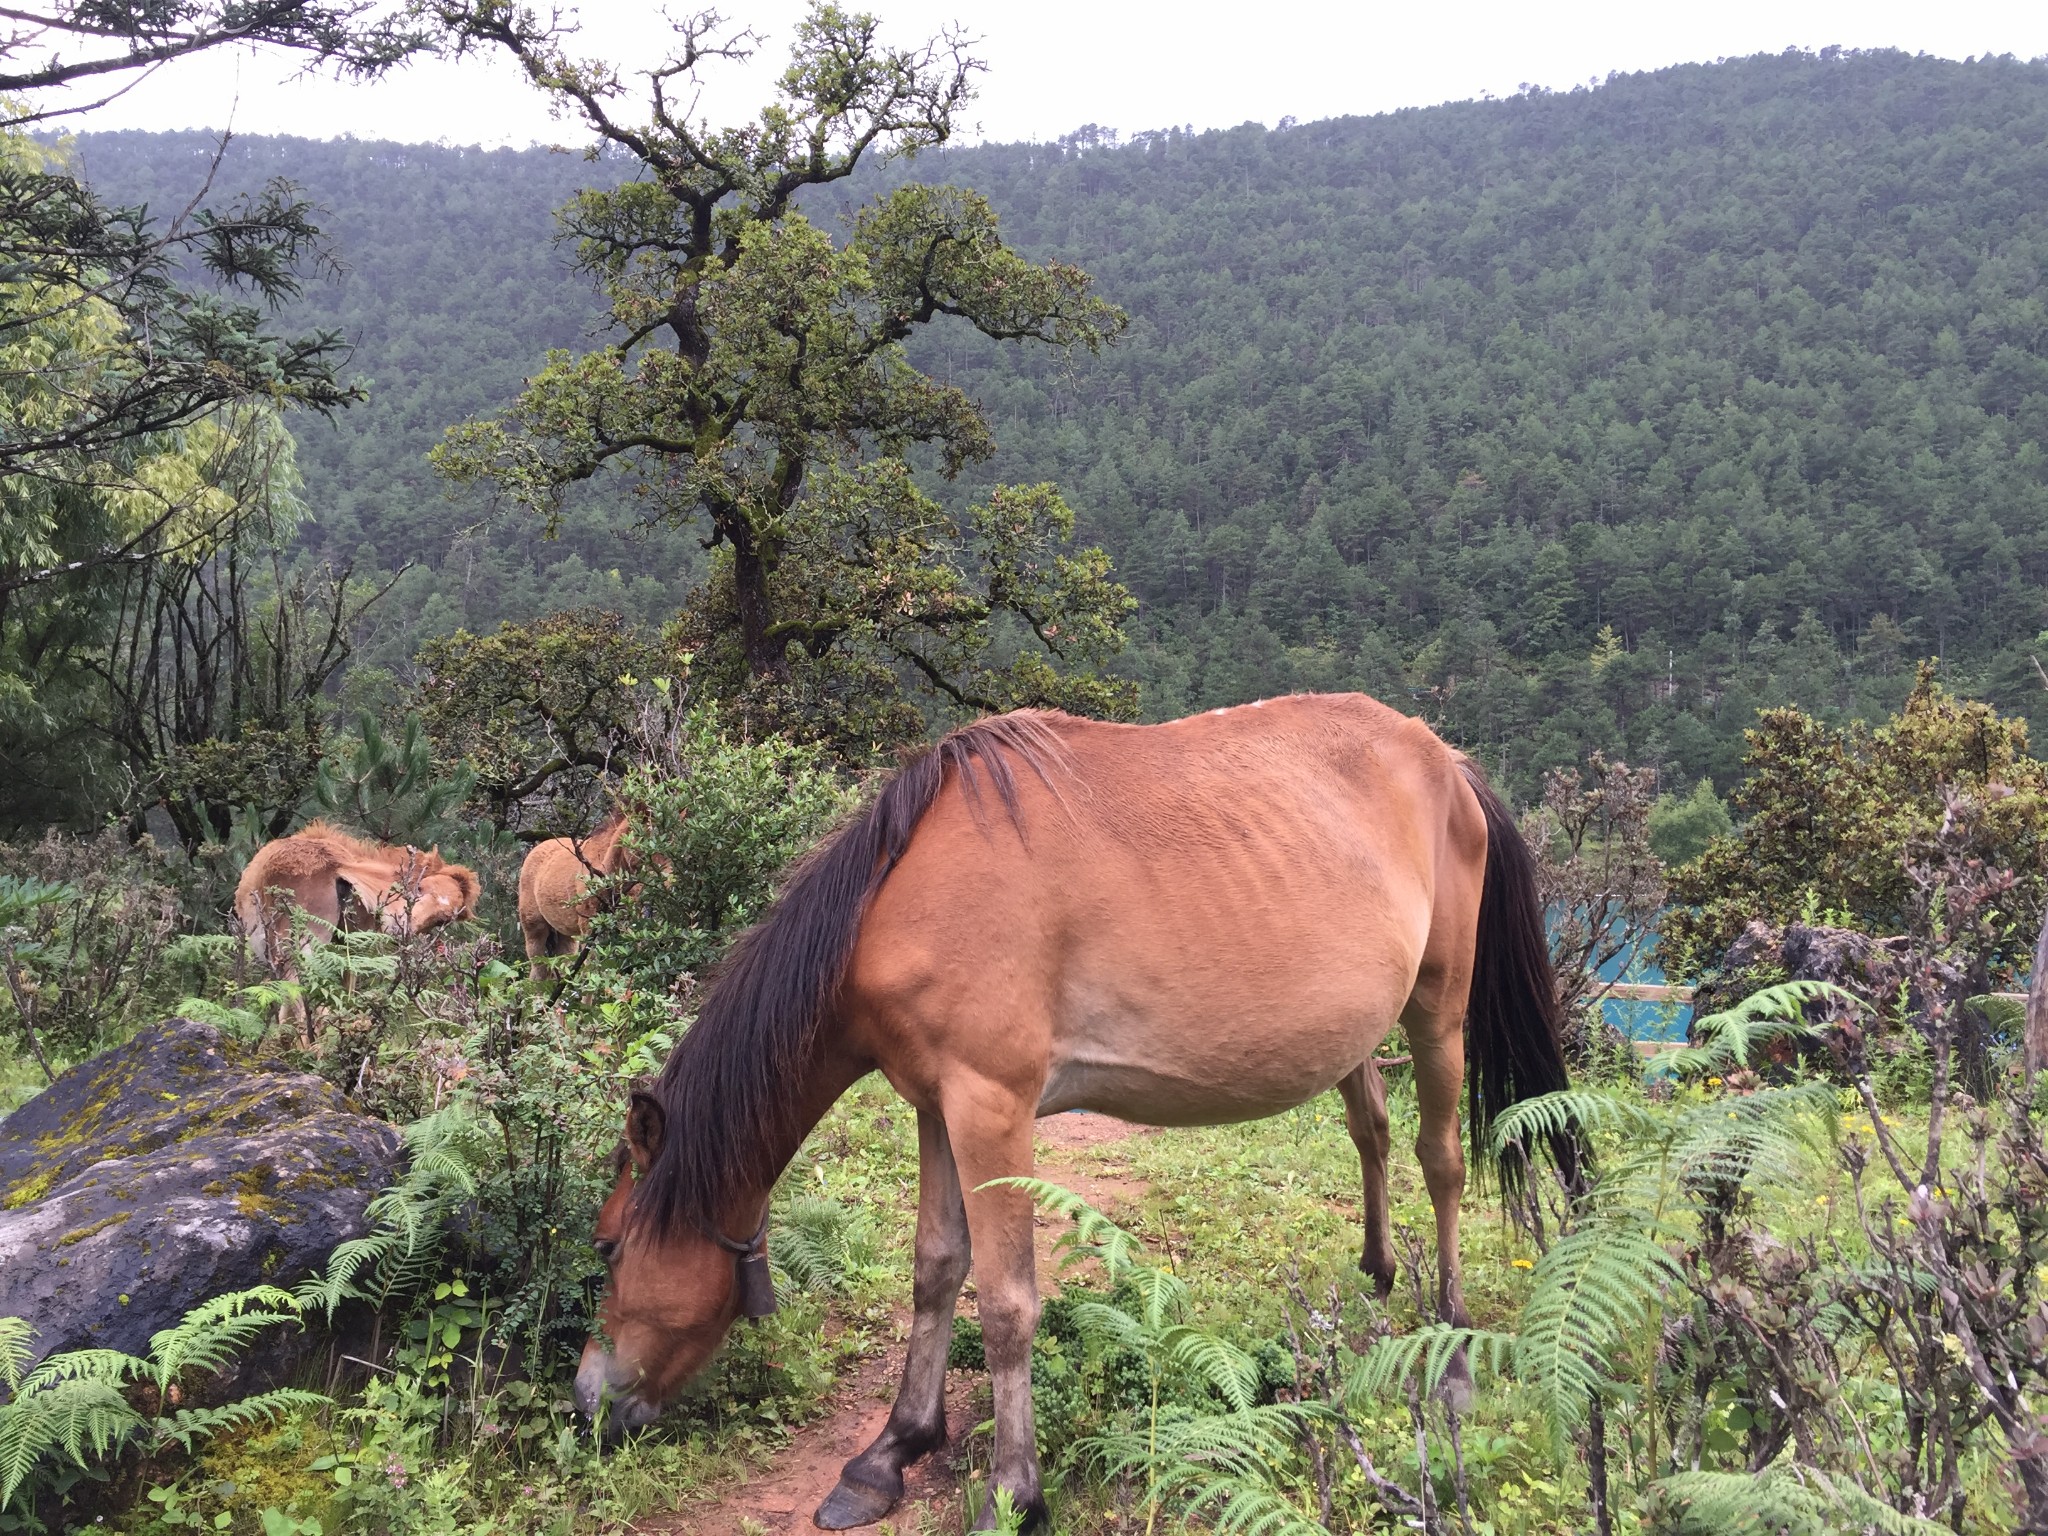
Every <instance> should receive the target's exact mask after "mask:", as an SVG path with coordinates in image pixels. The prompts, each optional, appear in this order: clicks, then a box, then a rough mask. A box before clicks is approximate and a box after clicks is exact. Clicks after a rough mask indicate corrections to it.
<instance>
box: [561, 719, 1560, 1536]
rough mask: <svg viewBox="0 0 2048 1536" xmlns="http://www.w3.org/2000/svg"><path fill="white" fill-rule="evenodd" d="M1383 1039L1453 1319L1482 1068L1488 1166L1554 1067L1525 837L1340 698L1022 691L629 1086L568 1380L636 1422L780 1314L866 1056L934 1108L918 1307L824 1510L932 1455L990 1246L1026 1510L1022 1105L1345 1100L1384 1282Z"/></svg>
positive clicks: (1466, 1378) (1212, 1110)
mask: <svg viewBox="0 0 2048 1536" xmlns="http://www.w3.org/2000/svg"><path fill="white" fill-rule="evenodd" d="M1397 1022H1398V1023H1399V1024H1401V1025H1402V1026H1403V1028H1404V1029H1405V1030H1406V1033H1407V1039H1408V1045H1409V1049H1410V1050H1411V1051H1412V1053H1413V1056H1414V1073H1415V1086H1416V1098H1417V1103H1418V1106H1419V1109H1420V1116H1421V1130H1420V1134H1419V1135H1418V1137H1417V1140H1416V1151H1417V1153H1418V1155H1419V1157H1420V1159H1421V1163H1422V1172H1423V1178H1424V1181H1425V1183H1426V1184H1427V1186H1428V1190H1429V1196H1430V1201H1431V1204H1432V1205H1433V1206H1434V1208H1435V1212H1436V1238H1437V1255H1438V1272H1439V1281H1438V1294H1437V1298H1436V1299H1437V1305H1438V1307H1439V1309H1440V1311H1441V1313H1442V1315H1443V1316H1444V1317H1445V1318H1446V1319H1447V1320H1449V1321H1451V1322H1454V1323H1463V1322H1465V1321H1466V1315H1465V1307H1464V1301H1463V1298H1462V1292H1461V1284H1460V1278H1459V1265H1458V1207H1459V1201H1460V1198H1461V1196H1462V1193H1463V1190H1464V1184H1465V1158H1464V1153H1463V1151H1462V1149H1461V1147H1460V1145H1459V1135H1458V1120H1459V1115H1458V1095H1459V1091H1460V1088H1461V1085H1462V1084H1463V1082H1464V1079H1465V1066H1466V1059H1467V1053H1468V1051H1469V1053H1470V1058H1471V1063H1472V1068H1473V1071H1472V1084H1471V1111H1472V1113H1471V1118H1472V1134H1473V1141H1474V1146H1475V1149H1476V1148H1477V1147H1478V1146H1479V1145H1480V1144H1481V1138H1482V1137H1483V1136H1485V1134H1486V1133H1487V1130H1488V1127H1489V1125H1490V1123H1491V1121H1492V1120H1493V1118H1494V1117H1495V1116H1496V1115H1498V1114H1499V1113H1500V1112H1501V1111H1502V1110H1503V1109H1504V1108H1506V1107H1507V1106H1508V1105H1510V1104H1512V1103H1514V1102H1516V1101H1517V1100H1519V1099H1522V1098H1526V1097H1529V1096H1531V1095H1534V1094H1538V1093H1544V1092H1549V1091H1552V1090H1555V1089H1558V1088H1562V1087H1563V1086H1565V1081H1566V1079H1565V1068H1564V1061H1563V1057H1562V1054H1561V1051H1560V1048H1559V1044H1558V1016H1557V1003H1556V997H1555V993H1554V991H1553V990H1552V985H1551V973H1550V957H1549V952H1548V948H1547V946H1546V943H1545V938H1544V931H1543V915H1542V908H1541V904H1540V902H1539V900H1538V897H1537V894H1536V888H1535V882H1534V877H1533V867H1532V864H1531V860H1530V856H1529V851H1528V849H1527V847H1526V846H1525V845H1524V844H1523V842H1522V839H1521V836H1520V834H1519V833H1518V832H1517V831H1516V829H1515V825H1514V822H1513V820H1512V819H1511V818H1510V816H1509V814H1508V812H1507V810H1506V808H1505V807H1504V806H1503V805H1502V804H1501V802H1500V801H1499V799H1498V798H1496V797H1495V795H1494V794H1493V792H1492V791H1491V790H1490V789H1488V788H1487V786H1486V783H1485V781H1484V779H1483V778H1482V777H1481V775H1480V773H1479V771H1478V769H1477V768H1476V766H1475V765H1473V764H1472V763H1471V762H1469V761H1468V760H1466V759H1465V758H1464V757H1462V756H1461V755H1460V754H1458V753H1457V752H1455V751H1453V750H1452V749H1451V748H1449V747H1447V746H1446V745H1445V744H1444V743H1443V742H1442V741H1440V740H1439V739H1438V738H1437V737H1436V736H1435V735H1434V734H1432V733H1431V732H1430V731H1429V729H1428V728H1427V727H1425V726H1424V725H1422V724H1421V723H1420V722H1418V721H1415V720H1411V719H1408V718H1407V717H1405V716H1403V715H1400V714H1398V713H1396V712H1395V711H1393V710H1391V709H1388V708H1386V707H1385V706H1383V705H1380V704H1377V703H1375V702H1373V701H1372V700H1370V699H1367V698H1364V697H1361V696H1359V695H1355V694H1350V695H1335V696H1320V697H1319V696H1313V695H1309V696H1297V697H1293V698H1284V699H1274V700H1269V701H1267V702H1265V703H1263V704H1252V705H1245V706H1241V707H1239V708H1236V709H1228V710H1215V711H1212V712H1210V713H1208V714H1205V715H1197V716H1195V717H1193V718H1191V719H1187V720H1179V721H1175V722H1173V723H1171V724H1167V725H1144V726H1137V725H1109V724H1103V723H1100V722H1097V721H1092V720H1078V719H1071V718H1068V717H1066V716H1064V715H1058V714H1042V713H1037V712H1032V711H1025V712H1020V713H1017V714H1012V715H1004V716H999V717H996V718H993V719H988V720H983V721H981V722H979V723H977V724H975V725H971V726H968V727H966V728H964V729H962V730H958V731H955V732H953V733H952V734H951V735H949V736H947V737H946V738H944V739H943V740H942V741H941V742H939V744H938V745H937V746H936V747H934V748H932V749H931V750H930V751H928V752H926V753H925V754H924V755H923V756H922V757H920V758H917V759H914V760H913V761H912V762H911V763H909V764H908V765H907V766H906V767H905V768H904V769H903V770H902V771H901V772H899V773H898V774H897V775H896V777H895V778H893V779H892V780H891V781H890V782H889V784H888V785H887V787H885V788H884V789H883V791H882V793H881V795H880V797H879V798H878V799H876V800H875V801H874V803H873V804H872V805H870V806H869V808H868V809H867V810H866V812H865V813H863V814H861V815H860V816H858V817H857V818H856V819H855V820H853V821H852V822H850V823H849V824H848V825H847V826H846V827H845V828H843V829H842V830H841V831H840V832H839V833H838V834H837V835H836V836H834V837H833V838H832V839H831V840H830V841H829V842H827V843H826V844H824V845H823V846H822V847H821V848H820V849H819V850H818V851H817V852H816V853H815V854H813V855H812V856H811V857H810V858H809V859H808V860H807V861H806V862H805V863H804V864H803V865H802V866H801V867H800V868H799V869H798V870H797V871H796V872H795V874H794V875H793V877H792V878H791V880H790V881H789V883H788V885H787V886H786V888H785V889H784V891H783V893H782V895H781V897H780V899H779V900H778V901H777V902H776V904H775V905H774V907H773V908H771V910H770V912H769V914H768V916H767V918H766V919H765V920H764V921H763V922H762V923H761V924H760V925H759V926H758V927H756V928H755V929H753V930H752V931H751V932H749V933H748V934H747V935H746V936H745V937H743V938H742V939H741V940H740V941H739V943H738V944H737V945H735V947H734V949H733V951H732V953H731V954H730V956H729V957H728V958H727V960H726V961H725V963H724V965H723V966H722V968H721V969H720V971H719V973H718V974H717V976H716V978H715V979H714V981H713V982H712V984H711V987H710V989H709V991H708V993H707V995H706V997H705V1000H704V1006H703V1009H702V1011H701V1013H700V1014H699V1016H698V1020H697V1023H696V1025H695V1026H694V1027H693V1028H692V1029H691V1030H690V1031H689V1033H687V1034H686V1035H684V1036H683V1038H682V1040H681V1041H680V1042H679V1043H678V1044H677V1046H676V1047H675V1049H674V1051H673V1052H672V1053H671V1054H670V1056H669V1060H668V1063H667V1065H666V1066H665V1067H664V1069H663V1071H662V1074H661V1077H660V1079H659V1080H658V1082H657V1083H656V1084H655V1086H654V1088H653V1091H652V1092H651V1093H636V1094H634V1095H633V1097H632V1102H631V1105H630V1107H629V1109H628V1111H627V1116H626V1132H625V1138H624V1144H623V1147H622V1149H621V1156H620V1159H619V1164H620V1167H619V1177H618V1180H617V1182H616V1184H615V1186H614V1188H613V1190H612V1193H611V1196H610V1198H609V1199H608V1200H607V1201H606V1202H605V1205H604V1208H603V1210H602V1211H601V1212H600V1214H599V1217H598V1223H597V1232H596V1235H595V1243H596V1246H597V1248H598V1251H599V1252H600V1253H601V1254H602V1255H603V1256H604V1258H605V1260H606V1262H607V1263H608V1264H609V1266H610V1270H611V1284H610V1288H609V1291H608V1293H607V1296H606V1299H605V1302H604V1307H603V1313H602V1315H603V1322H604V1327H605V1333H606V1335H607V1336H608V1337H609V1339H610V1340H611V1347H610V1348H609V1349H607V1348H606V1347H605V1345H604V1344H603V1343H602V1342H601V1341H600V1340H599V1339H595V1338H594V1339H592V1340H591V1341H590V1343H589V1344H588V1345H587V1346H586V1347H585V1349H584V1353H583V1361H582V1365H581V1367H580V1369H579V1370H578V1372H577V1378H576V1395H577V1400H578V1402H579V1403H580V1404H581V1406H582V1407H583V1409H584V1410H585V1411H586V1412H589V1413H593V1414H595V1413H596V1412H598V1411H599V1409H600V1406H601V1405H603V1404H605V1403H606V1401H607V1400H609V1403H610V1407H609V1412H610V1414H611V1416H612V1420H613V1422H614V1423H615V1424H620V1425H623V1426H626V1427H632V1426H634V1425H638V1424H643V1423H646V1422H648V1421H649V1420H651V1419H652V1418H654V1417H655V1416H656V1415H657V1414H658V1413H659V1412H660V1409H661V1405H662V1404H663V1403H664V1402H665V1401H666V1400H667V1399H668V1398H670V1397H671V1396H672V1395H673V1394H674V1393H675V1392H676V1391H677V1390H679V1389H680V1388H681V1387H682V1386H683V1384H684V1383H685V1382H686V1381H687V1380H688V1378H689V1377H690V1376H691V1375H692V1374H694V1373H695V1372H696V1371H697V1370H698V1368H699V1367H701V1366H702V1365H703V1364H704V1362H705V1361H706V1360H707V1359H708V1358H709V1357H710V1355H711V1353H712V1352H713V1351H714V1350H715V1349H716V1348H717V1347H718V1345H719V1343H720V1342H721V1341H722V1340H723V1338H724V1337H725V1335H726V1333H727V1331H728V1330H729V1329H730V1327H731V1326H732V1323H733V1321H734V1319H735V1318H736V1317H737V1316H738V1315H740V1314H741V1313H742V1312H746V1313H747V1314H749V1315H756V1314H758V1313H759V1312H761V1311H764V1310H766V1309H768V1308H770V1307H772V1306H773V1291H772V1289H770V1288H768V1287H767V1286H765V1285H764V1283H763V1282H764V1281H765V1279H766V1273H765V1257H764V1255H765V1249H766V1232H767V1219H768V1217H767V1213H768V1203H769V1196H770V1192H771V1189H772V1187H773V1185H774V1182H775V1179H776V1177H777V1175H778V1174H779V1173H780V1172H781V1170H782V1169H783V1167H784V1166H785V1165H786V1164H787V1162H788V1161H789V1159H790V1158H791V1157H792V1156H793V1155H794V1154H795V1152H796V1150H797V1148H798V1146H799V1145H800V1143H801V1142H802V1141H803V1138H804V1137H805V1135H806V1134H807V1133H808V1132H809V1131H810V1129H811V1128H812V1126H814V1125H815V1124H817V1122H818V1121H819V1119H820V1118H822V1117H823V1116H824V1114H825V1113H826V1111H827V1110H829V1109H830V1108H831V1106H832V1104H833V1103H834V1101H835V1100H837V1099H838V1098H839V1096H840V1095H841V1094H843V1093H844V1092H846V1090H847V1089H848V1088H849V1087H850V1086H852V1084H853V1083H855V1082H856V1081H858V1080H859V1079H860V1078H861V1077H863V1076H865V1075H866V1074H867V1073H869V1072H872V1071H880V1072H881V1073H883V1075H884V1076H886V1077H887V1078H888V1080H889V1082H890V1083H891V1085H892V1086H894V1088H895V1089H896V1091H897V1092H898V1093H900V1094H901V1095H902V1096H903V1097H904V1098H905V1099H906V1100H908V1101H909V1103H910V1104H911V1105H912V1106H913V1107H914V1108H915V1109H916V1111H917V1126H918V1152H919V1158H920V1191H919V1201H918V1218H917V1240H916V1281H915V1287H914V1295H915V1307H916V1315H915V1318H914V1320H913V1322H912V1324H911V1331H910V1343H909V1351H908V1357H907V1359H906V1360H905V1362H904V1367H903V1380H902V1385H901V1387H900V1389H899V1391H898V1393H897V1397H896V1402H895V1406H894V1408H893V1410H892V1411H891V1413H890V1415H889V1420H888V1423H887V1425H886V1426H885V1427H884V1429H883V1430H882V1432H881V1434H880V1436H879V1437H878V1438H877V1439H876V1440H875V1442H874V1443H873V1444H872V1445H870V1446H869V1447H868V1448H867V1449H866V1450H864V1451H862V1452H861V1453H860V1454H859V1455H858V1456H856V1457H854V1458H853V1460H851V1461H849V1462H848V1463H847V1464H846V1467H845V1470H844V1471H843V1473H842V1474H841V1477H840V1480H839V1483H838V1486H837V1487H836V1488H834V1490H833V1491H832V1493H831V1494H830V1495H829V1496H828V1497H827V1498H826V1500H825V1502H824V1503H823V1504H822V1505H820V1506H819V1509H818V1512H817V1514H816V1516H815V1519H816V1521H817V1523H818V1524H819V1525H820V1526H823V1527H825V1528H826V1529H844V1528H847V1527H850V1526H855V1525H864V1524H868V1523H870V1522H873V1521H875V1520H879V1519H880V1518H881V1517H882V1516H883V1515H885V1514H887V1513H888V1512H889V1510H890V1509H891V1508H892V1507H893V1506H894V1504H895V1503H896V1501H897V1499H898V1498H899V1497H900V1496H901V1493H902V1487H903V1470H904V1468H905V1467H906V1466H907V1465H908V1464H909V1463H910V1462H912V1461H914V1460H915V1459H917V1458H918V1457H919V1456H922V1455H923V1454H924V1453H926V1452H927V1451H929V1450H931V1449H932V1448H933V1447H935V1446H937V1445H939V1444H941V1443H942V1442H943V1441H944V1438H945V1393H944V1387H945V1371H946V1349H947V1341H948V1339H949V1337H950V1336H951V1332H952V1327H953V1307H954V1302H955V1300H956V1298H957V1297H958V1295H959V1292H960V1287H961V1284H962V1281H963V1280H964V1279H965V1277H966V1274H967V1269H968V1261H969V1255H970V1252H971V1254H972V1258H973V1263H974V1268H975V1273H976V1277H977V1279H976V1285H977V1289H978V1294H979V1299H980V1313H981V1325H982V1337H983V1341H984V1346H985V1350H986V1354H987V1359H988V1368H989V1374H990V1377H991V1379H992V1383H993V1386H994V1391H995V1449H994V1456H993V1464H992V1467H991V1473H990V1478H991V1487H992V1488H994V1487H1002V1488H1007V1489H1008V1490H1009V1491H1010V1494H1011V1496H1012V1498H1013V1499H1014V1500H1015V1503H1016V1507H1017V1508H1019V1509H1021V1510H1026V1511H1029V1512H1031V1514H1032V1515H1033V1517H1034V1518H1036V1517H1040V1516H1042V1515H1043V1513H1044V1500H1043V1496H1042V1493H1041V1487H1040V1481H1039V1467H1038V1457H1037V1450H1036V1442H1035V1439H1034V1432H1033V1425H1032V1405H1031V1337H1032V1333H1033V1331H1034V1330H1035V1328H1036V1326H1037V1322H1038V1288H1037V1277H1036V1274H1035V1272H1034V1257H1033V1250H1032V1205H1031V1199H1030V1197H1029V1196H1028V1195H1026V1194H1024V1193H1023V1192H1021V1191H1020V1190H1018V1189H1016V1188H1015V1187H1012V1186H1007V1185H1003V1186H998V1185H996V1184H994V1183H993V1182H992V1181H995V1180H1000V1179H1004V1178H1007V1177H1010V1176H1013V1175H1022V1174H1029V1173H1030V1172H1031V1171H1032V1122H1033V1121H1034V1120H1035V1119H1036V1118H1037V1117H1038V1116H1040V1115H1049V1114H1057V1113H1058V1112H1060V1111H1062V1110H1068V1109H1091V1110H1098V1111H1101V1112H1103V1113H1105V1114H1111V1115H1116V1116H1119V1117H1121V1118H1123V1119H1126V1120H1133V1121H1140V1122H1147V1123H1151V1124H1154V1125H1216V1124H1226V1123H1231V1122H1235V1121H1243V1120H1251V1119H1256V1118H1258V1117H1261V1116H1265V1115H1272V1114H1277V1113H1279V1112H1280V1111H1282V1110H1285V1109H1289V1108H1291V1107H1293V1106H1295V1105H1298V1104H1301V1103H1303V1102H1305V1101H1306V1100H1308V1099H1310V1098H1312V1097H1314V1096H1315V1095H1316V1094H1319V1093H1321V1092H1323V1091H1324V1090H1325V1089H1327V1088H1330V1087H1333V1086H1334V1087H1336V1088H1337V1089H1338V1090H1339V1091H1340V1092H1341V1094H1342V1095H1343V1099H1344V1107H1345V1118H1346V1122H1347V1124H1348V1126H1349V1128H1350V1133H1351V1137H1352V1140H1353V1141H1354V1142H1355V1143H1356V1144H1357V1147H1358V1152H1359V1158H1360V1163H1361V1165H1362V1168H1363V1171H1364V1194H1365V1199H1364V1212H1365V1244H1364V1258H1363V1261H1362V1267H1363V1268H1364V1269H1365V1270H1366V1271H1367V1272H1368V1273H1369V1274H1371V1275H1372V1276H1373V1277H1374V1279H1375V1280H1376V1281H1377V1282H1378V1284H1379V1287H1380V1290H1381V1292H1382V1293H1383V1294H1384V1293H1385V1291H1386V1290H1387V1289H1389V1288H1390V1287H1391V1285H1392V1283H1393V1278H1394V1251H1393V1246H1392V1243H1391V1241H1390V1236H1389V1232H1388V1225H1389V1212H1388V1196H1387V1156H1388V1150H1389V1147H1388V1143H1389V1140H1390V1133H1389V1124H1388V1116H1387V1107H1386V1100H1385V1096H1384V1092H1383V1089H1382V1087H1381V1083H1380V1079H1379V1074H1378V1072H1377V1070H1376V1069H1375V1068H1374V1067H1373V1065H1372V1056H1373V1052H1374V1050H1375V1049H1376V1048H1377V1047H1378V1046H1379V1044H1380V1042H1381V1041H1382V1040H1383V1039H1384V1038H1385V1037H1386V1035H1387V1034H1388V1032H1389V1031H1391V1030H1392V1029H1393V1027H1394V1025H1395V1024H1396V1023H1397ZM1558 1154H1559V1155H1561V1156H1563V1157H1565V1158H1567V1159H1568V1158H1569V1155H1570V1148H1569V1147H1568V1146H1564V1147H1560V1148H1559V1149H1558ZM1506 1171H1507V1172H1509V1173H1510V1174H1512V1173H1513V1171H1514V1167H1513V1165H1510V1166H1509V1167H1508V1168H1507V1170H1506ZM1455 1369H1456V1370H1457V1371H1458V1372H1459V1373H1461V1381H1462V1386H1463V1389H1464V1390H1466V1391H1469V1389H1470V1375H1469V1371H1467V1370H1466V1368H1465V1367H1464V1363H1463V1362H1462V1361H1460V1362H1458V1365H1457V1366H1456V1367H1455ZM1456 1384H1457V1383H1454V1386H1455V1385H1456ZM993 1510H994V1501H993V1500H991V1501H990V1504H989V1511H990V1513H989V1515H988V1516H986V1517H985V1518H984V1523H985V1524H986V1523H988V1522H989V1521H990V1520H992V1518H993Z"/></svg>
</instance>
